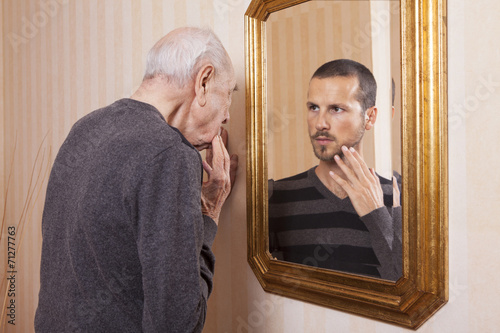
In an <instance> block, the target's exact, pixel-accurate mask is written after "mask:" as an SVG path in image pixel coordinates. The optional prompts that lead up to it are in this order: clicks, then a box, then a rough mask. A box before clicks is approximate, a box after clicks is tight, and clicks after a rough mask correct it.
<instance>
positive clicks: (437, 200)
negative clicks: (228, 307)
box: [245, 0, 448, 329]
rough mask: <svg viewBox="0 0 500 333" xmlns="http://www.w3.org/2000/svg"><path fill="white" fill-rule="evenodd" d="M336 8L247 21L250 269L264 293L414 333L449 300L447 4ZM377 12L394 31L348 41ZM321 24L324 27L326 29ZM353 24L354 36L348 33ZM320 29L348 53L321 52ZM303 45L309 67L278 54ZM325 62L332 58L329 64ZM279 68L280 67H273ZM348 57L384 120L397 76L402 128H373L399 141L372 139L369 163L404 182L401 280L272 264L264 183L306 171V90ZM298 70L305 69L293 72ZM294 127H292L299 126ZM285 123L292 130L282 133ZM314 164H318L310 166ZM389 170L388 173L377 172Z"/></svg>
mask: <svg viewBox="0 0 500 333" xmlns="http://www.w3.org/2000/svg"><path fill="white" fill-rule="evenodd" d="M335 2H336V1H327V2H325V1H321V2H320V1H318V2H316V1H313V2H309V1H305V0H253V1H252V2H251V3H250V5H249V8H248V10H247V13H246V17H245V30H246V73H247V81H246V101H247V102H246V103H247V148H248V150H247V212H248V262H249V264H250V266H251V267H252V269H253V271H254V273H255V275H256V277H257V278H258V280H259V282H260V283H261V285H262V287H263V288H264V290H266V291H268V292H272V293H275V294H279V295H283V296H286V297H291V298H295V299H299V300H302V301H307V302H312V303H315V304H319V305H323V306H327V307H331V308H335V309H339V310H343V311H347V312H351V313H355V314H359V315H364V316H367V317H372V318H376V319H379V320H384V321H387V322H391V323H395V324H398V325H402V326H405V327H411V328H414V329H416V328H418V327H419V326H420V325H422V323H423V322H425V320H427V319H428V318H429V317H430V316H432V315H433V314H434V313H435V312H436V311H437V310H438V309H439V308H441V307H442V306H443V305H444V304H445V303H446V301H447V299H448V264H447V260H448V259H447V258H448V257H447V248H448V247H447V246H448V239H447V237H448V233H447V227H448V221H447V218H448V216H447V207H448V206H447V200H448V196H447V105H446V1H437V0H418V1H405V0H404V1H367V0H366V1H339V3H337V4H335ZM377 5H388V6H389V11H390V13H391V18H393V15H400V20H399V22H397V21H398V20H397V19H395V20H392V21H390V22H391V23H390V24H388V25H386V26H385V28H387V27H389V28H388V29H381V32H380V33H374V32H375V29H377V27H376V26H375V25H373V23H370V24H369V25H368V30H361V31H362V32H363V31H365V34H366V35H367V36H370V37H371V39H370V41H369V42H366V41H365V42H363V43H362V42H361V41H362V40H363V39H362V38H360V37H358V39H352V38H353V36H354V38H356V31H359V30H356V27H358V28H359V27H361V28H362V29H365V27H366V22H373V20H372V19H371V18H370V17H373V13H375V12H374V11H373V10H374V9H373V8H375V7H376V6H377ZM304 6H309V7H304ZM335 6H338V7H337V8H336V7H335ZM349 6H354V7H349ZM356 6H357V7H356ZM327 7H328V8H327ZM339 8H340V9H339ZM347 8H348V9H347ZM386 8H387V7H386ZM391 8H392V9H391ZM339 11H340V14H339ZM325 12H326V13H327V14H326V15H323V13H325ZM347 13H349V14H351V16H349V15H347ZM352 15H354V16H355V17H356V18H353V16H352ZM323 16H324V17H327V18H329V19H323V18H321V17H323ZM332 17H336V18H337V19H335V20H332V19H331V18H332ZM367 17H368V18H367ZM283 20H284V23H282V21H283ZM346 20H348V21H349V22H348V23H351V24H349V26H354V28H352V27H351V30H348V29H345V27H346V24H343V23H346ZM275 21H277V22H278V23H276V24H277V25H278V28H276V29H277V32H276V30H275ZM339 21H340V22H339ZM351 21H352V22H351ZM356 22H357V23H356ZM381 22H382V23H383V22H384V21H383V20H381ZM397 23H399V27H398V28H397V29H396V28H395V27H397V26H398V24H397ZM294 24H298V27H297V26H294ZM281 25H283V26H284V28H282V27H281ZM318 27H320V28H321V29H327V30H326V31H333V33H331V34H330V37H331V36H333V37H335V36H341V37H342V38H344V39H342V40H345V41H346V42H345V43H344V44H342V42H341V43H340V47H339V45H338V44H336V43H329V42H328V41H326V42H324V43H318V42H317V39H318V38H320V35H323V33H318V32H317V31H318V30H314V29H318ZM321 31H322V30H321ZM339 31H341V32H340V33H339ZM366 31H368V32H366ZM325 35H326V34H325ZM382 35H383V36H388V35H389V36H390V38H389V39H390V40H391V43H390V45H389V46H388V45H385V44H383V43H381V42H376V41H374V39H376V38H378V37H380V36H382ZM360 36H361V35H360ZM395 36H396V38H394V37H395ZM326 37H328V36H326ZM398 38H399V39H398ZM328 39H331V38H328ZM349 40H350V42H347V41H349ZM356 40H358V42H356ZM385 40H388V39H387V38H385ZM297 41H300V42H301V43H302V42H306V43H313V46H311V47H310V48H309V49H306V50H304V51H305V52H306V56H307V58H306V56H304V55H303V54H302V53H301V52H298V51H292V52H291V51H289V52H288V53H286V54H284V55H283V53H282V51H281V50H282V46H283V45H285V49H286V45H292V44H295V43H296V42H297ZM287 43H288V44H287ZM314 43H316V44H315V46H314ZM356 43H357V44H356ZM275 45H276V49H275ZM302 45H303V44H302ZM342 45H344V48H343V49H342ZM368 45H370V46H368ZM381 45H382V46H381ZM379 46H380V47H384V48H385V50H386V53H387V50H389V51H388V52H389V53H390V57H388V58H389V59H383V57H381V56H377V54H379V55H380V54H382V53H381V52H380V51H376V50H375V48H376V47H379ZM349 47H350V50H349ZM367 47H368V48H369V50H370V52H366V54H365V52H364V51H362V50H363V49H365V48H367ZM302 48H303V47H302ZM315 50H318V51H317V52H315ZM299 51H300V50H299ZM365 51H366V49H365ZM276 52H278V56H277V57H276ZM342 52H344V53H342ZM349 52H350V53H349ZM320 53H322V54H323V55H326V54H332V55H333V56H332V58H331V59H329V57H327V56H323V58H322V56H320ZM367 54H370V56H368V55H367ZM273 57H275V58H276V59H279V60H278V61H274V60H273ZM341 57H348V58H351V59H353V60H357V61H359V62H362V63H363V62H364V64H365V65H366V66H367V67H368V68H370V69H371V70H372V71H373V73H374V76H375V77H376V79H377V84H378V86H379V93H378V94H377V107H378V108H379V109H380V110H379V114H382V111H381V110H387V109H388V108H390V103H391V101H390V99H391V97H390V88H389V87H390V83H389V82H390V79H391V77H392V78H394V81H395V83H396V89H395V91H396V98H395V104H394V106H395V109H396V113H395V114H396V115H398V114H399V117H401V118H400V120H397V119H395V120H391V117H387V118H388V119H386V120H385V123H384V120H381V119H378V120H377V125H380V124H385V125H386V126H389V127H385V130H384V134H385V135H384V136H385V137H387V131H388V130H387V128H391V130H390V132H391V133H392V135H391V136H390V137H392V139H391V141H390V142H389V143H387V142H385V143H384V138H377V137H376V135H377V134H376V133H373V139H372V143H371V144H368V143H367V144H366V145H365V146H364V149H363V150H364V153H363V155H364V158H365V160H366V161H367V163H369V164H370V166H373V167H375V169H376V170H377V171H378V172H379V170H381V171H380V172H379V174H381V173H382V175H383V173H384V172H385V171H383V170H389V171H388V172H389V173H390V171H391V170H396V171H398V170H400V172H399V171H398V173H400V174H401V175H402V184H403V188H402V192H401V206H402V234H401V238H402V253H403V254H402V262H403V263H402V276H401V277H400V278H399V279H398V278H394V279H389V280H387V279H380V278H376V277H373V276H368V275H366V274H352V272H349V271H341V270H339V269H336V268H334V269H325V268H321V267H319V266H318V265H314V264H311V265H303V264H298V263H295V262H291V261H286V260H277V258H275V256H273V255H272V254H271V253H270V251H269V242H270V239H269V232H268V231H269V204H268V199H269V198H268V197H269V195H268V193H269V192H268V191H269V188H268V179H270V178H275V179H279V178H282V177H286V176H287V174H289V175H294V174H296V173H298V172H303V171H304V170H307V169H308V167H309V166H310V164H307V163H309V162H306V158H305V157H304V158H302V156H306V155H307V154H309V155H308V156H311V154H312V149H311V146H310V145H311V142H310V140H308V137H307V135H308V134H307V122H305V121H304V120H303V119H301V117H303V114H300V111H301V110H302V111H303V110H304V109H305V104H303V102H302V101H301V99H302V98H305V96H306V94H307V88H304V87H307V86H308V83H309V79H310V77H311V75H312V73H313V72H314V70H315V69H316V68H317V67H319V66H320V65H321V64H322V63H323V62H324V61H328V60H333V59H336V58H341ZM356 57H357V58H356ZM363 57H366V58H363ZM296 59H299V60H300V65H295V64H294V63H293V62H294V61H296ZM290 62H292V65H290ZM388 68H390V70H388ZM297 70H298V71H297ZM398 87H399V88H398ZM276 89H277V90H276ZM271 95H272V96H271ZM278 95H280V96H278ZM280 99H281V100H280ZM276 101H278V102H276ZM284 101H285V102H284ZM381 105H382V107H381ZM383 105H385V106H383ZM291 106H293V108H297V110H298V112H299V114H298V115H297V114H295V113H290V109H292V107H291ZM398 108H399V110H398ZM283 110H286V112H283ZM388 113H389V112H386V113H385V116H388V115H389V114H388ZM280 117H281V118H280ZM294 117H295V118H294ZM291 118H294V121H295V124H294V125H293V126H291V125H290V124H291V123H292V120H291ZM280 121H281V122H285V123H284V124H282V126H281V127H279V126H278V125H279V122H280ZM379 121H381V122H380V123H379ZM284 125H287V126H284ZM284 127H292V128H294V130H292V131H291V135H292V136H291V138H292V139H294V140H295V139H296V138H297V139H300V138H299V137H300V136H302V137H304V133H305V135H306V136H305V139H304V140H303V141H302V145H303V148H297V153H298V154H297V155H298V156H300V157H294V158H291V156H289V157H286V154H289V151H290V150H291V149H288V150H287V149H284V148H282V146H281V147H280V146H279V145H278V146H275V144H276V143H277V142H278V141H279V140H282V141H283V140H290V137H289V138H287V139H281V137H283V136H280V139H279V140H278V139H276V138H277V137H278V136H277V134H282V133H281V132H280V131H279V130H278V129H279V128H284ZM382 127H383V126H382ZM374 128H377V126H375V127H374ZM304 131H306V132H304ZM282 132H283V131H282ZM285 138H286V136H285ZM399 140H400V141H399ZM366 141H367V142H368V140H366ZM379 145H380V146H379ZM388 145H389V146H391V147H392V148H391V149H384V150H383V152H382V153H381V151H380V149H379V148H377V147H387V146H388ZM398 149H400V151H398ZM299 150H301V151H299ZM277 151H278V152H277ZM304 152H308V153H304ZM374 152H376V153H374ZM280 154H281V155H280ZM301 154H302V155H301ZM370 154H372V155H370ZM284 156H285V157H284ZM388 156H389V157H388ZM380 157H381V158H380ZM287 158H289V160H287ZM282 160H285V161H286V162H284V163H280V164H279V165H280V167H281V166H285V167H287V168H288V167H290V169H289V170H288V171H285V172H282V171H278V170H277V169H278V164H277V163H276V161H282ZM311 160H312V161H314V155H313V156H312V157H311ZM387 161H389V164H390V166H389V167H387V165H383V164H381V163H384V162H387ZM316 163H317V160H316ZM398 168H400V169H398ZM280 172H282V173H281V174H280ZM390 280H394V281H390Z"/></svg>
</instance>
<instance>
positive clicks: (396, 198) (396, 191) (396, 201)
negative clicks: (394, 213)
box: [392, 176, 401, 207]
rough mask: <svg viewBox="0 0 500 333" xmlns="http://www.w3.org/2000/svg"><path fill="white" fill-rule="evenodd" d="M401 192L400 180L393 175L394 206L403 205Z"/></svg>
mask: <svg viewBox="0 0 500 333" xmlns="http://www.w3.org/2000/svg"><path fill="white" fill-rule="evenodd" d="M400 195H401V193H400V192H399V186H398V181H397V179H396V177H394V176H392V201H393V202H392V206H393V207H399V206H401V199H400Z"/></svg>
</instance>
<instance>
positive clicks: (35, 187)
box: [0, 0, 500, 333]
mask: <svg viewBox="0 0 500 333" xmlns="http://www.w3.org/2000/svg"><path fill="white" fill-rule="evenodd" d="M248 3H249V1H248V0H245V1H241V0H193V1H186V2H185V1H173V0H172V1H166V0H165V1H158V0H123V1H109V0H108V1H98V0H88V1H83V0H78V1H77V0H74V1H68V0H58V1H57V2H56V0H4V1H2V2H1V7H0V8H1V10H0V13H1V22H2V27H3V34H2V36H3V45H2V47H3V52H1V55H0V58H3V61H2V67H3V68H4V73H3V74H4V75H3V76H2V79H3V82H4V84H2V83H0V88H2V87H3V89H2V90H1V91H2V92H3V93H4V96H5V100H4V110H5V112H4V113H1V111H3V110H2V109H1V105H2V104H1V103H0V115H1V116H2V118H1V119H0V129H1V130H2V135H4V136H5V142H4V145H3V147H4V153H3V155H2V165H3V166H4V167H5V175H4V176H3V177H2V179H3V181H4V182H5V183H4V185H5V186H4V191H5V187H6V186H7V179H8V175H9V174H12V178H11V181H10V183H9V184H10V185H9V192H8V200H7V205H6V206H5V207H6V208H7V209H6V218H5V223H7V224H8V225H17V224H18V223H19V221H21V222H22V224H24V225H25V229H24V236H23V240H22V243H20V244H19V243H17V244H16V246H18V252H17V255H18V257H17V258H16V260H17V261H16V264H17V265H18V268H19V269H18V271H19V272H18V275H17V277H18V279H19V280H16V289H17V291H18V293H19V294H16V304H17V305H18V307H17V308H16V326H15V327H13V326H7V327H8V328H9V330H7V332H31V331H32V321H33V314H34V310H35V308H36V301H37V291H38V287H39V283H38V271H39V255H40V254H39V250H40V245H41V242H40V240H41V235H40V216H41V210H42V203H43V199H44V186H46V182H45V181H44V179H46V175H47V174H46V172H47V170H48V164H49V163H50V162H51V161H52V159H53V158H54V157H55V153H56V152H57V149H58V148H59V146H60V144H61V143H62V140H63V139H64V137H65V135H66V134H67V132H68V131H69V128H70V126H71V124H72V123H73V122H74V121H75V120H76V119H78V118H80V117H81V116H82V115H84V114H86V113H88V112H90V111H91V110H93V109H95V108H97V107H100V106H104V105H106V104H108V103H110V102H112V101H114V100H116V99H118V98H121V97H125V96H128V95H130V93H131V92H132V91H133V90H134V88H135V87H136V86H137V85H138V84H139V83H140V79H141V74H142V64H143V58H144V54H145V52H146V51H147V49H148V48H149V47H150V46H151V45H152V43H153V42H154V41H155V40H156V39H157V38H159V37H160V36H162V35H163V34H164V33H166V32H167V31H169V30H171V29H172V28H174V27H176V26H181V25H186V24H190V25H208V26H211V27H213V28H214V30H215V31H216V33H217V34H218V35H219V36H220V37H221V39H222V41H223V43H224V44H225V45H226V46H227V49H228V51H229V53H230V55H231V57H232V59H233V62H234V66H235V69H236V74H237V80H238V85H239V86H240V87H244V47H243V45H244V21H243V15H244V12H245V10H246V7H247V6H248ZM44 4H45V7H43V8H45V10H44V9H43V8H42V5H44ZM46 4H51V6H47V5H46ZM498 12H500V3H499V2H497V1H495V0H480V1H472V0H449V16H448V22H449V106H450V131H449V143H450V155H449V164H450V301H449V303H448V304H447V305H446V306H445V307H444V308H443V309H441V310H440V311H439V312H438V313H437V314H436V315H435V316H434V317H433V318H432V319H431V320H430V321H429V322H428V323H426V324H425V325H424V326H423V327H422V328H421V329H420V330H419V331H420V332H491V331H495V330H497V329H498V327H500V317H499V316H498V314H497V312H498V308H499V307H500V300H499V299H498V298H497V297H496V295H499V294H500V277H499V276H500V274H499V273H500V267H499V265H500V263H499V261H498V257H499V255H500V253H499V251H500V250H499V248H498V246H497V243H498V239H500V226H499V225H498V224H497V223H496V221H497V220H498V218H497V216H500V208H499V206H498V205H497V204H496V203H497V202H499V201H500V191H499V187H500V176H499V174H498V173H497V171H496V166H497V165H499V164H500V157H498V155H497V152H498V151H500V149H499V148H500V147H499V142H498V134H496V133H497V131H496V128H494V127H495V125H496V124H497V123H498V122H500V114H499V113H498V112H497V111H496V110H495V109H497V108H498V106H500V94H499V90H500V89H499V88H500V83H499V82H500V68H499V66H498V61H497V59H499V58H500V46H499V44H498V43H497V36H499V35H500V23H498V21H497V20H496V19H495V17H494V15H492V14H490V13H498ZM43 13H45V14H43ZM30 23H31V24H32V26H30ZM30 28H31V30H30ZM14 34H15V35H17V36H19V38H20V39H16V40H14V41H15V42H17V44H16V43H14V45H17V48H15V47H13V43H12V42H11V41H12V39H9V36H10V37H12V36H14ZM0 82H2V81H0ZM0 96H1V94H0ZM2 124H4V127H3V128H2V127H1V125H2ZM228 128H229V131H230V140H231V142H230V144H231V146H230V150H231V152H236V153H239V154H240V158H241V159H240V163H241V164H240V166H241V168H240V173H239V175H238V179H237V183H236V186H235V188H234V192H233V193H232V195H231V198H230V199H229V202H228V205H227V206H226V207H225V209H224V212H223V216H222V219H221V224H220V229H219V233H218V236H217V240H216V245H215V252H216V255H217V267H216V278H215V292H214V294H213V295H212V297H211V298H210V301H209V312H208V318H207V323H206V328H205V332H217V333H219V332H224V333H225V332H228V333H232V332H256V333H261V332H270V333H289V332H319V333H321V332H400V331H407V330H405V329H402V328H399V327H395V326H392V325H388V324H384V323H381V322H378V321H374V320H370V319H365V318H360V317H357V316H353V315H349V314H345V313H342V312H339V311H335V310H330V309H326V308H322V307H318V306H314V305H310V304H305V303H302V302H297V301H294V300H290V299H286V298H282V297H276V296H273V295H270V294H266V293H264V292H263V291H262V288H261V287H260V285H259V284H258V282H257V280H256V279H255V277H254V275H253V273H252V271H251V270H250V268H249V267H248V264H247V263H246V214H245V196H246V193H245V172H244V166H245V157H244V147H245V145H244V139H245V117H244V92H243V91H240V92H238V93H237V94H236V96H235V98H234V101H233V106H232V108H231V122H230V124H228ZM16 138H17V139H16ZM44 138H45V139H44ZM14 147H15V149H14ZM40 147H41V150H40V153H39V154H38V151H39V148H40ZM37 154H38V155H37ZM37 156H38V158H37ZM12 157H14V162H13V163H14V164H13V166H12V167H11V166H10V161H11V158H12ZM0 170H1V169H0ZM32 174H34V175H35V176H38V177H34V178H32V177H31V175H32ZM37 179H38V181H37ZM0 184H1V182H0ZM30 194H32V195H31V196H30ZM25 203H27V204H28V205H27V206H25ZM0 207H2V205H1V204H0ZM468 207H470V208H468ZM4 211H5V210H3V211H2V212H0V213H2V214H0V216H3V212H4ZM23 212H24V214H23ZM21 232H22V228H21V229H19V234H18V235H19V237H20V233H21ZM3 236H5V235H4V234H3ZM4 240H5V237H4ZM18 240H19V241H20V238H19V239H18ZM16 242H17V240H16ZM0 246H2V249H3V248H4V246H5V243H2V244H0ZM2 253H4V252H3V250H2ZM2 256H3V257H4V258H2V261H0V263H3V262H4V261H5V256H4V254H2ZM2 269H3V268H2ZM1 278H2V282H4V281H5V279H4V278H3V275H2V276H1ZM3 286H4V287H5V284H4V285H3ZM2 308H4V306H3V305H2ZM3 323H4V322H2V324H3ZM0 330H1V329H0Z"/></svg>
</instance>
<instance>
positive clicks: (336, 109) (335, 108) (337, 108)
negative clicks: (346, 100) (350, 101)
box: [332, 106, 344, 113]
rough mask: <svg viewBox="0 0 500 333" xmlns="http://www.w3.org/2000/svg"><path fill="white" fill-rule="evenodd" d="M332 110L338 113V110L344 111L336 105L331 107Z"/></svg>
mask: <svg viewBox="0 0 500 333" xmlns="http://www.w3.org/2000/svg"><path fill="white" fill-rule="evenodd" d="M332 111H333V112H335V113H338V112H342V111H344V109H342V108H339V107H338V106H336V107H334V108H332Z"/></svg>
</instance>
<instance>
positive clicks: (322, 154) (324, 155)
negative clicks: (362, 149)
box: [310, 125, 365, 162]
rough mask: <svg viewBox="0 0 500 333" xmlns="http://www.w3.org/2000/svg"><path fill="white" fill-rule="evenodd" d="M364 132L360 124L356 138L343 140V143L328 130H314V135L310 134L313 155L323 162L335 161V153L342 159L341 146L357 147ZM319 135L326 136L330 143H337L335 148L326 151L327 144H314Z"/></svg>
mask: <svg viewBox="0 0 500 333" xmlns="http://www.w3.org/2000/svg"><path fill="white" fill-rule="evenodd" d="M364 133H365V128H364V125H362V126H360V128H359V129H358V133H357V134H358V135H357V139H356V140H354V142H344V143H342V144H340V142H339V141H338V140H337V138H336V137H335V136H333V135H331V134H330V133H328V132H321V131H320V132H316V133H315V134H314V135H311V136H310V138H311V143H312V146H313V151H314V155H316V157H317V158H318V159H319V160H320V161H323V162H333V161H335V155H338V156H339V157H340V158H342V159H343V158H344V153H343V152H342V146H346V147H347V148H350V147H354V149H357V147H358V146H359V143H360V142H361V140H362V139H363V136H364ZM320 136H321V137H324V138H326V139H328V140H331V141H332V143H335V144H336V145H337V147H336V149H335V150H333V151H332V152H330V153H328V147H327V146H323V145H320V146H317V145H316V138H318V137H320Z"/></svg>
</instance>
